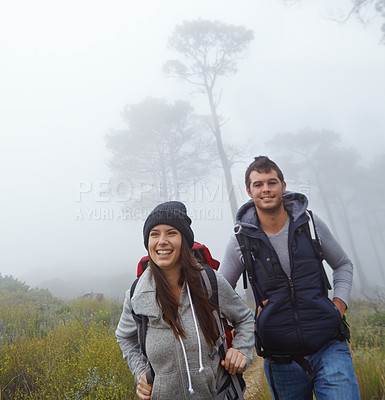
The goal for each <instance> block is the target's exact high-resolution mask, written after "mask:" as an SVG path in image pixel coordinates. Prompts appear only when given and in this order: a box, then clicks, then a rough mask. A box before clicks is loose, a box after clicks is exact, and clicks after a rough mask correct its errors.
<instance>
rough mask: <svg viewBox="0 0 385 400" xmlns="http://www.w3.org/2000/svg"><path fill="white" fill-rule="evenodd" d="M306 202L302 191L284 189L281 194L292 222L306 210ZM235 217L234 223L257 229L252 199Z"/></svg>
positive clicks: (256, 217)
mask: <svg viewBox="0 0 385 400" xmlns="http://www.w3.org/2000/svg"><path fill="white" fill-rule="evenodd" d="M308 203H309V202H308V199H307V197H306V196H305V195H304V194H302V193H297V192H289V191H286V192H285V193H284V194H283V206H284V208H285V210H286V211H287V213H288V214H289V216H290V218H291V219H292V220H293V221H294V222H295V221H297V219H298V218H299V217H300V216H301V215H303V213H304V212H305V211H306V209H307V206H308ZM235 219H236V223H237V224H239V225H241V226H242V227H244V228H249V229H259V221H258V216H257V211H256V209H255V205H254V201H253V199H250V200H249V201H248V202H247V203H245V204H244V205H243V206H241V208H240V209H239V210H238V212H237V215H236V217H235Z"/></svg>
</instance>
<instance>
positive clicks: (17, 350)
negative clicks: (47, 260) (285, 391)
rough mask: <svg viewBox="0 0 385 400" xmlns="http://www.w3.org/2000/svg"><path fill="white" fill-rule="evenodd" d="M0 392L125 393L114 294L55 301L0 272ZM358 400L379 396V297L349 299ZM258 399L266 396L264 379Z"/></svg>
mask: <svg viewBox="0 0 385 400" xmlns="http://www.w3.org/2000/svg"><path fill="white" fill-rule="evenodd" d="M0 304H1V307H0V400H45V399H47V400H48V399H50V400H68V399H71V400H77V399H79V400H87V399H89V400H91V399H95V400H126V399H134V398H136V397H135V382H134V379H133V377H132V375H131V374H130V372H129V370H128V367H127V365H126V362H125V361H124V360H123V358H122V355H121V351H120V349H119V346H118V345H117V343H116V340H115V336H114V330H115V327H116V325H117V323H118V320H119V317H120V313H121V308H122V304H121V302H116V301H108V300H104V301H101V302H98V301H95V300H89V299H75V300H71V301H63V300H60V299H58V298H56V297H54V296H52V295H51V293H50V292H49V291H47V290H40V289H31V288H30V287H29V286H28V285H25V284H24V283H23V282H20V281H18V280H17V279H13V278H11V277H2V276H1V275H0ZM348 320H349V322H350V325H351V333H352V337H351V343H350V345H351V349H352V355H353V361H354V364H355V368H356V373H357V378H358V382H359V385H360V390H361V396H362V399H363V400H383V399H385V301H384V300H383V299H381V298H378V299H376V300H375V301H371V302H369V301H363V300H359V301H352V302H351V304H350V306H349V310H348ZM258 386H259V390H258V395H257V397H255V398H258V399H271V396H270V394H269V391H268V388H267V383H266V380H265V379H264V378H263V379H262V382H261V384H260V385H258Z"/></svg>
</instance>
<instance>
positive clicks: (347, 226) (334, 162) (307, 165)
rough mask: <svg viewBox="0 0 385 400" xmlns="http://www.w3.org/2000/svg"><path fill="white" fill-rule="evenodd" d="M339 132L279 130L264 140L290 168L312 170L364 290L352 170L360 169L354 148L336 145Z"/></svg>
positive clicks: (330, 221) (364, 277)
mask: <svg viewBox="0 0 385 400" xmlns="http://www.w3.org/2000/svg"><path fill="white" fill-rule="evenodd" d="M339 139H340V138H339V135H337V134H336V133H334V132H331V131H326V130H324V131H321V132H319V131H313V130H310V129H303V130H301V131H299V132H298V133H287V134H278V135H276V136H275V137H274V138H273V139H272V140H270V141H269V142H268V143H267V144H268V146H269V147H271V148H272V149H274V150H275V151H276V152H277V154H284V155H285V156H286V157H285V164H286V163H287V164H288V165H290V164H291V169H292V170H294V169H296V170H297V171H300V172H301V173H303V172H304V171H308V172H310V173H311V177H312V180H313V181H314V183H315V186H316V187H317V189H318V193H319V196H320V198H321V199H322V203H323V206H324V208H325V210H326V213H327V217H328V220H329V223H330V225H331V227H332V231H333V233H334V234H337V232H338V231H337V224H338V222H339V224H338V227H339V228H340V229H343V232H344V234H345V236H346V238H347V242H348V244H349V247H350V251H351V252H352V255H353V260H354V264H355V267H356V270H357V273H358V276H359V280H360V285H361V288H362V289H363V290H366V289H367V288H368V287H369V284H368V280H367V277H366V274H365V268H364V267H363V264H362V262H361V260H360V256H359V254H358V251H357V239H356V236H355V235H354V229H353V223H354V222H355V221H356V220H357V212H356V213H354V212H353V211H354V210H353V209H352V208H353V206H355V205H357V204H358V203H357V193H356V190H355V189H356V188H355V184H354V182H355V177H356V176H357V174H355V171H359V166H358V164H357V163H358V160H359V156H358V153H357V151H356V150H355V149H353V148H343V147H339V146H337V144H338V141H339Z"/></svg>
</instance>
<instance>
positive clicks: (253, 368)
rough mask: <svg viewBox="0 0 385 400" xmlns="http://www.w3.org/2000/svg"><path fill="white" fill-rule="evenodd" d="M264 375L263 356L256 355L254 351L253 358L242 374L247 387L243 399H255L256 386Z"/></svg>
mask: <svg viewBox="0 0 385 400" xmlns="http://www.w3.org/2000/svg"><path fill="white" fill-rule="evenodd" d="M263 376H264V371H263V358H261V357H258V356H257V354H256V353H255V351H254V358H253V361H252V362H251V364H250V366H249V368H248V369H247V370H246V372H245V373H244V374H243V377H244V379H245V381H246V385H247V389H246V392H245V400H254V399H257V398H258V397H257V394H258V387H259V385H260V384H261V382H262V379H263Z"/></svg>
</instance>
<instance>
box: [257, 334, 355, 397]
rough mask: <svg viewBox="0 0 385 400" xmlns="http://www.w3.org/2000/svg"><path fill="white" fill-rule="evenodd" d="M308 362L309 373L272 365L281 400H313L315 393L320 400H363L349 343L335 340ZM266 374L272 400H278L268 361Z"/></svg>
mask: <svg viewBox="0 0 385 400" xmlns="http://www.w3.org/2000/svg"><path fill="white" fill-rule="evenodd" d="M306 359H307V360H308V361H309V363H310V365H311V371H310V373H307V372H306V371H305V370H304V369H303V368H302V367H301V366H299V365H298V364H297V363H296V362H291V363H290V364H278V363H275V362H274V361H272V362H271V370H272V374H273V381H274V385H275V388H276V391H277V394H278V396H279V400H313V391H314V394H315V396H316V398H317V400H342V399H344V400H359V399H360V391H359V388H358V383H357V379H356V374H355V372H354V367H353V362H352V357H351V355H350V349H349V346H348V344H347V343H346V342H340V341H338V340H332V341H330V342H329V343H327V344H325V346H323V347H322V348H321V349H320V350H318V351H317V353H315V354H313V355H311V356H307V357H306ZM265 374H266V377H267V381H268V382H269V386H270V391H271V394H272V396H273V399H275V400H277V399H276V398H275V397H274V394H273V390H272V387H271V380H270V374H269V362H268V360H265Z"/></svg>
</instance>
